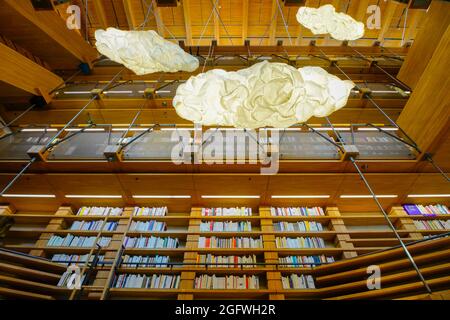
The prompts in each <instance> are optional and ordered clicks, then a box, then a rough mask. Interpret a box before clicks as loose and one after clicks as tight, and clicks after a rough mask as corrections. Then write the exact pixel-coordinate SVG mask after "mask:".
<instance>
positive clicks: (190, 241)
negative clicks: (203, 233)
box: [178, 207, 203, 300]
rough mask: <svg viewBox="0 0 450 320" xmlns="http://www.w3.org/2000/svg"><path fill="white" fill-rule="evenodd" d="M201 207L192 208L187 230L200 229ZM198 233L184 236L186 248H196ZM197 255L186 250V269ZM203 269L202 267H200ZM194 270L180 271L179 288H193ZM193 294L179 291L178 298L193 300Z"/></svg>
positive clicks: (190, 266)
mask: <svg viewBox="0 0 450 320" xmlns="http://www.w3.org/2000/svg"><path fill="white" fill-rule="evenodd" d="M201 210H202V209H201V208H196V207H194V208H192V209H191V215H190V219H189V226H188V232H189V233H193V232H199V231H200V223H201ZM198 238H199V236H198V235H193V234H188V236H187V238H186V249H198ZM197 257H198V252H192V251H188V252H185V253H184V256H183V263H187V264H188V265H187V266H186V268H187V269H192V267H193V266H192V265H189V263H196V262H197ZM202 269H203V268H202ZM195 276H196V272H192V271H183V272H181V282H180V290H181V291H183V290H188V291H191V290H192V289H194V281H195ZM193 299H194V295H193V294H192V293H180V294H179V295H178V300H193Z"/></svg>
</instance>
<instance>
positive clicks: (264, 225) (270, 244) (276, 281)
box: [259, 207, 284, 300]
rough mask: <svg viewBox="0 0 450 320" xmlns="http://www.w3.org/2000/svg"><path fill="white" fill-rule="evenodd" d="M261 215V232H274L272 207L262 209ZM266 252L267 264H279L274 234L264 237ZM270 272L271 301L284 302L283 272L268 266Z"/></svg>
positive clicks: (268, 286) (267, 274) (260, 210)
mask: <svg viewBox="0 0 450 320" xmlns="http://www.w3.org/2000/svg"><path fill="white" fill-rule="evenodd" d="M259 215H260V217H261V219H260V221H261V231H262V232H273V231H274V230H273V220H272V215H271V213H270V207H260V208H259ZM262 238H263V246H264V250H265V251H269V252H264V262H265V263H278V261H279V260H278V252H276V249H277V246H276V243H275V235H274V234H265V235H263V236H262ZM267 268H268V269H270V271H268V272H267V273H266V277H267V289H269V290H270V291H271V293H270V294H269V299H270V300H284V294H282V293H281V292H282V291H283V286H282V284H281V272H280V271H278V270H277V268H276V267H275V266H268V267H267Z"/></svg>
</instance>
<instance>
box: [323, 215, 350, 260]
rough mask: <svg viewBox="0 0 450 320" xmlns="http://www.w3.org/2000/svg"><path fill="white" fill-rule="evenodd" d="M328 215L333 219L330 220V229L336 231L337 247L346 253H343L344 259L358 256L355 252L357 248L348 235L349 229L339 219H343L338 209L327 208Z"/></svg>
mask: <svg viewBox="0 0 450 320" xmlns="http://www.w3.org/2000/svg"><path fill="white" fill-rule="evenodd" d="M326 215H327V216H330V217H332V219H330V229H331V231H336V232H337V235H336V239H335V245H336V246H337V247H339V248H343V249H344V252H343V253H342V258H343V259H348V258H353V257H356V256H357V255H358V254H357V252H356V251H354V249H355V247H354V246H353V243H352V242H351V241H350V235H349V234H348V230H347V227H346V226H345V223H344V220H343V219H339V217H341V213H340V212H339V209H338V208H337V207H327V208H326Z"/></svg>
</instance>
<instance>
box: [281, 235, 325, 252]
mask: <svg viewBox="0 0 450 320" xmlns="http://www.w3.org/2000/svg"><path fill="white" fill-rule="evenodd" d="M275 243H276V245H277V248H289V249H308V248H325V241H324V240H323V239H322V238H318V237H297V238H287V237H276V238H275Z"/></svg>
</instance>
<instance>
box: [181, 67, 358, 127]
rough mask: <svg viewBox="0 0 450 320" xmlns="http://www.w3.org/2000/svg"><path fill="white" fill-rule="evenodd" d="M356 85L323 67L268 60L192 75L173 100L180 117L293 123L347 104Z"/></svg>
mask: <svg viewBox="0 0 450 320" xmlns="http://www.w3.org/2000/svg"><path fill="white" fill-rule="evenodd" d="M354 86H355V84H354V83H353V82H352V81H349V80H346V81H343V80H340V79H339V78H338V77H336V76H334V75H331V74H329V73H328V72H326V71H325V70H324V69H322V68H319V67H304V68H300V69H296V68H294V67H292V66H290V65H287V64H284V63H269V62H267V61H264V62H260V63H257V64H255V65H253V66H251V67H249V68H246V69H242V70H239V71H236V72H234V71H231V72H227V71H225V70H222V69H214V70H210V71H208V72H206V73H201V74H199V75H197V76H192V77H191V78H189V79H188V80H187V81H186V82H185V83H183V84H181V85H180V86H179V87H178V89H177V92H176V95H175V98H174V99H173V105H174V107H175V110H176V112H177V113H178V115H179V116H180V117H182V118H184V119H187V120H189V121H192V122H194V123H198V124H202V125H210V126H212V125H222V126H233V127H236V128H261V127H266V126H271V127H276V128H287V127H289V126H291V125H294V124H296V123H302V122H306V121H307V120H308V119H309V118H311V117H313V116H315V117H325V116H328V115H330V114H331V113H333V112H335V111H336V110H339V109H340V108H342V107H344V106H345V105H346V104H347V100H348V97H349V95H350V91H351V89H352V88H353V87H354Z"/></svg>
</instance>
